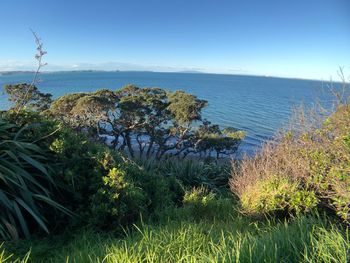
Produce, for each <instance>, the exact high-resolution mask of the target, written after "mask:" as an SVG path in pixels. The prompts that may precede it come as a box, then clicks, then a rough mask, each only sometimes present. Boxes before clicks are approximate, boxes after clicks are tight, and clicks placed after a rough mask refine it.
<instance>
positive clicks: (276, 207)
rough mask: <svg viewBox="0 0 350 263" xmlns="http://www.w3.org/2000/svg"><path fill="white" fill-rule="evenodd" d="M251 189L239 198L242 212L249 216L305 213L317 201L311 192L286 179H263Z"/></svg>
mask: <svg viewBox="0 0 350 263" xmlns="http://www.w3.org/2000/svg"><path fill="white" fill-rule="evenodd" d="M252 187H254V189H253V188H250V189H249V190H248V189H247V191H246V192H245V193H243V194H242V195H241V197H240V198H241V204H242V206H243V208H244V211H245V212H247V213H249V214H267V213H271V212H277V211H279V212H288V213H293V212H296V213H300V212H306V211H309V210H311V209H312V208H314V207H315V206H316V205H317V201H318V200H317V198H316V195H315V193H314V192H313V191H305V190H303V189H300V186H299V184H298V183H297V182H293V181H291V180H288V179H286V178H280V177H272V178H270V179H264V180H261V181H260V182H257V183H256V184H255V185H254V186H252Z"/></svg>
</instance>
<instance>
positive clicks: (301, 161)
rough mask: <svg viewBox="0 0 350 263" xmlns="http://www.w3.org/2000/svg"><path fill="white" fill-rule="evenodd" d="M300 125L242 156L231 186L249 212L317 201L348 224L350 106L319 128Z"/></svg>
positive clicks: (302, 206) (310, 204)
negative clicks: (247, 156)
mask: <svg viewBox="0 0 350 263" xmlns="http://www.w3.org/2000/svg"><path fill="white" fill-rule="evenodd" d="M318 123H319V122H318ZM300 126H301V125H299V129H298V130H295V131H293V130H291V131H289V132H287V133H285V134H284V136H283V137H282V139H281V140H280V141H279V142H278V143H270V144H267V145H265V147H264V149H263V150H262V152H261V153H260V154H258V155H257V156H255V157H254V158H252V159H245V160H243V161H242V163H241V169H240V171H239V172H235V173H234V174H233V178H232V181H231V187H232V190H233V191H234V193H235V194H236V195H237V196H238V197H239V198H240V200H241V204H242V208H243V210H244V211H245V212H247V213H249V214H258V215H259V214H260V215H261V214H266V213H273V212H276V211H281V210H284V211H286V212H289V213H290V212H291V213H292V214H293V213H294V212H300V211H304V212H305V211H309V210H310V208H312V207H315V206H316V205H317V207H319V208H326V209H327V210H331V211H334V212H335V213H336V214H337V215H338V216H339V217H340V218H342V219H343V220H344V221H346V222H349V219H350V176H349V175H350V155H349V153H350V148H349V143H348V142H349V138H350V137H349V136H350V135H349V131H350V106H349V105H347V104H345V105H339V106H338V109H337V111H336V112H334V113H333V114H332V115H331V116H329V117H328V118H327V119H326V120H325V121H324V122H323V125H321V126H320V125H317V124H316V126H313V127H311V128H310V127H308V129H304V130H302V131H301V130H300Z"/></svg>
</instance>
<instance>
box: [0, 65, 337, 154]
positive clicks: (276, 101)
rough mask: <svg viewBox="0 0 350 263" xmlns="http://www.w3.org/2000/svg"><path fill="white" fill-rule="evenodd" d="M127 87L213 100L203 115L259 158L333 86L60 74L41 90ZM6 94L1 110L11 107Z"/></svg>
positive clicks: (48, 77)
mask: <svg viewBox="0 0 350 263" xmlns="http://www.w3.org/2000/svg"><path fill="white" fill-rule="evenodd" d="M32 77H33V76H32V74H29V73H25V74H13V75H3V76H0V86H1V87H3V85H4V84H14V83H20V82H30V81H31V79H32ZM126 84H135V85H137V86H140V87H160V88H165V89H167V90H172V91H174V90H184V91H186V92H189V93H192V94H195V95H197V96H198V97H199V98H201V99H205V100H208V102H209V105H208V107H207V108H206V109H205V110H204V113H203V116H204V118H207V119H208V120H210V121H212V122H213V123H217V124H219V125H220V126H222V127H227V126H232V127H236V128H238V129H240V130H244V131H245V132H246V133H247V137H246V139H245V140H244V142H243V143H242V145H241V147H240V151H241V153H247V154H249V155H251V154H253V153H254V152H255V151H256V150H258V149H259V147H260V146H261V144H262V143H263V142H264V141H265V140H268V139H269V138H271V137H272V136H273V135H274V134H275V132H276V131H277V130H278V129H280V128H282V127H283V126H284V125H286V123H287V122H288V120H289V118H290V116H291V110H292V109H293V107H296V106H298V105H300V104H301V103H303V104H304V105H306V106H312V105H313V104H314V103H315V102H316V101H321V102H322V103H323V105H326V106H327V107H331V103H332V97H331V95H330V93H329V87H330V83H328V82H321V81H313V80H299V79H284V78H273V77H258V76H240V75H220V74H201V73H156V72H122V71H120V72H119V71H118V72H57V73H44V74H41V75H40V82H39V84H38V85H37V86H38V87H39V88H40V90H41V91H42V92H49V93H51V94H53V96H54V97H58V96H61V95H63V94H65V93H71V92H83V91H85V92H86V91H95V90H97V89H100V88H108V89H112V90H116V89H119V88H121V87H122V86H124V85H126ZM8 105H9V104H8V102H7V99H6V96H5V95H4V94H1V96H0V107H1V108H5V107H8Z"/></svg>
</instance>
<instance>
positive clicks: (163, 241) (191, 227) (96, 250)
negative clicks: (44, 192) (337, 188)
mask: <svg viewBox="0 0 350 263" xmlns="http://www.w3.org/2000/svg"><path fill="white" fill-rule="evenodd" d="M173 213H174V215H175V216H173V217H172V218H170V219H168V220H167V221H164V222H162V223H159V224H158V225H155V224H145V223H143V222H140V223H139V224H137V225H135V226H134V227H133V228H132V229H129V230H126V231H125V235H123V236H118V235H116V234H113V233H108V234H107V233H97V232H94V231H92V230H89V229H86V230H84V231H81V230H80V231H76V232H74V233H66V234H63V235H59V236H52V237H49V238H46V239H41V240H31V241H30V240H23V241H20V242H17V243H11V242H10V243H5V244H3V245H2V248H0V262H47V263H48V262H52V263H54V262H106V263H108V262H125V263H126V262H347V260H349V254H348V253H349V251H350V245H349V233H348V230H347V229H346V228H345V227H344V226H341V225H339V224H338V223H335V222H336V221H334V222H333V220H332V219H331V218H329V217H326V216H318V215H312V216H310V215H309V216H302V217H299V218H295V219H293V220H292V222H286V221H273V220H268V219H266V220H263V221H261V220H260V221H259V222H257V221H254V220H253V219H249V218H247V217H245V216H242V215H240V214H237V213H235V212H232V211H228V212H227V213H226V216H224V217H222V216H221V218H220V219H215V218H214V219H205V217H204V218H202V219H200V220H193V219H190V217H188V218H187V219H186V216H185V213H187V212H184V211H181V208H179V209H177V211H174V212H173ZM179 216H180V217H183V220H180V219H179V218H178V217H179ZM332 222H333V223H332Z"/></svg>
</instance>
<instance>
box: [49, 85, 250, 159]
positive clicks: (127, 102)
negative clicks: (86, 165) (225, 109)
mask: <svg viewBox="0 0 350 263" xmlns="http://www.w3.org/2000/svg"><path fill="white" fill-rule="evenodd" d="M206 106H207V101H205V100H201V99H198V98H197V97H196V96H194V95H191V94H188V93H186V92H184V91H175V92H167V91H165V90H163V89H160V88H139V87H136V86H134V85H127V86H125V87H123V88H122V89H120V90H117V91H111V90H99V91H96V92H91V93H75V94H68V95H64V96H62V97H60V98H58V99H57V100H55V101H54V102H53V103H52V105H51V108H50V112H51V114H52V115H53V116H54V117H56V118H59V119H61V120H62V121H64V122H65V123H67V124H68V125H70V126H73V127H75V128H76V129H78V130H80V131H88V132H89V133H90V134H91V135H94V136H95V137H96V138H100V137H101V136H108V137H109V138H112V140H111V141H110V146H111V147H112V148H114V149H119V150H123V151H127V152H128V153H129V155H130V156H132V157H134V156H135V152H137V153H138V155H139V156H140V157H143V156H147V157H149V156H155V157H156V158H157V159H161V158H163V157H164V156H168V157H169V156H178V157H186V156H187V155H188V154H196V155H200V156H211V155H212V154H213V153H215V156H216V157H217V158H219V157H220V156H223V155H231V154H233V153H235V152H236V151H237V148H238V146H239V144H240V142H241V140H242V139H243V137H244V133H243V132H241V131H237V130H236V129H234V128H226V129H224V130H221V129H220V128H219V126H218V125H212V124H211V123H210V122H208V121H206V120H202V110H203V108H205V107H206Z"/></svg>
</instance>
